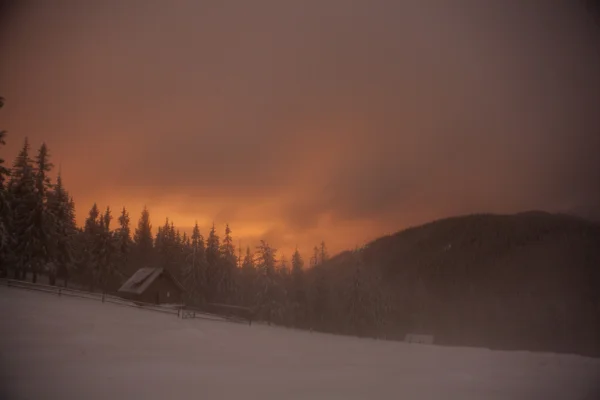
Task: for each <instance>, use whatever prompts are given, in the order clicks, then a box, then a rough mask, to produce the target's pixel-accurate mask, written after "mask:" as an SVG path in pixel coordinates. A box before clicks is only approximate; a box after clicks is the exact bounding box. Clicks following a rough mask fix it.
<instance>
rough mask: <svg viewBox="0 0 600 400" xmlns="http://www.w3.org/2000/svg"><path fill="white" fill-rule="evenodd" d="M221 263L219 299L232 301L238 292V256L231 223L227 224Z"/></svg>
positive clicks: (221, 249) (221, 250)
mask: <svg viewBox="0 0 600 400" xmlns="http://www.w3.org/2000/svg"><path fill="white" fill-rule="evenodd" d="M219 264H220V266H219V284H218V287H217V290H218V293H219V300H220V301H224V302H229V303H231V302H232V300H233V298H234V296H235V292H236V285H235V278H236V276H235V273H236V257H235V248H234V246H233V239H232V237H231V229H230V228H229V224H226V225H225V236H224V237H223V244H222V245H221V247H220V257H219Z"/></svg>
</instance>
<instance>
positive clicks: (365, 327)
mask: <svg viewBox="0 0 600 400" xmlns="http://www.w3.org/2000/svg"><path fill="white" fill-rule="evenodd" d="M352 260H353V263H354V265H353V268H354V271H353V274H352V275H351V277H350V278H349V279H348V281H347V284H346V289H345V294H344V298H345V304H346V307H345V313H344V314H345V315H346V324H345V326H346V328H345V330H346V332H348V333H354V334H357V335H360V336H364V335H378V334H379V332H380V330H381V327H382V325H383V323H384V319H385V317H386V311H387V306H388V304H387V302H386V297H385V294H384V292H383V291H382V289H383V285H382V284H381V278H380V277H379V275H378V273H377V270H376V269H375V268H371V267H369V266H367V265H366V264H365V262H364V261H363V254H362V253H361V252H358V251H355V252H354V253H353V254H352Z"/></svg>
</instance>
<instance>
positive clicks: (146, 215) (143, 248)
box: [133, 206, 153, 267]
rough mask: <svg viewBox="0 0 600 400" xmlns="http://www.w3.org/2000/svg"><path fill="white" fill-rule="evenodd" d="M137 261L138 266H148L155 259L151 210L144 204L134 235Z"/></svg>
mask: <svg viewBox="0 0 600 400" xmlns="http://www.w3.org/2000/svg"><path fill="white" fill-rule="evenodd" d="M133 243H134V248H135V255H136V261H137V264H138V266H140V267H147V266H149V264H150V263H151V262H152V259H153V239H152V224H151V223H150V212H149V211H148V208H146V207H145V206H144V209H143V210H142V215H141V216H140V219H139V221H138V226H137V228H136V229H135V234H134V236H133Z"/></svg>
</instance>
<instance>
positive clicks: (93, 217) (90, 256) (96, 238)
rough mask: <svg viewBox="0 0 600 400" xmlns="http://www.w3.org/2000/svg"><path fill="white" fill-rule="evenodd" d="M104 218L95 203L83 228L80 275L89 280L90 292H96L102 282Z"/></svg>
mask: <svg viewBox="0 0 600 400" xmlns="http://www.w3.org/2000/svg"><path fill="white" fill-rule="evenodd" d="M103 225H104V221H103V217H102V216H101V215H100V210H99V209H98V205H97V204H96V203H94V205H93V206H92V208H91V209H90V212H89V214H88V217H87V218H86V220H85V225H84V228H83V237H82V239H83V240H82V242H83V243H82V246H83V249H82V251H83V257H82V258H81V262H80V265H79V272H80V274H81V275H82V276H83V277H85V278H86V279H87V280H88V283H89V285H90V290H91V291H94V288H95V287H96V284H97V283H98V282H99V280H100V276H99V275H100V270H101V268H102V260H101V254H100V253H101V237H102V234H103V231H104V226H103Z"/></svg>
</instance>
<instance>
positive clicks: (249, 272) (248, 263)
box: [240, 247, 257, 307]
mask: <svg viewBox="0 0 600 400" xmlns="http://www.w3.org/2000/svg"><path fill="white" fill-rule="evenodd" d="M255 288H256V268H255V266H254V255H253V254H252V252H251V251H250V247H247V248H246V255H245V257H244V261H242V270H241V271H240V292H241V293H240V297H241V299H240V301H241V303H242V304H243V305H245V306H246V307H254V305H255V302H256V300H257V298H256V293H255Z"/></svg>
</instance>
